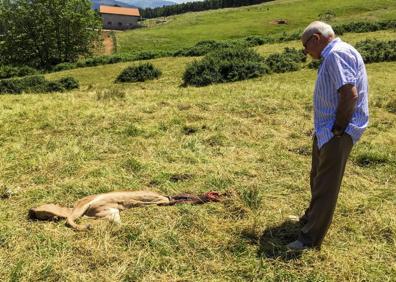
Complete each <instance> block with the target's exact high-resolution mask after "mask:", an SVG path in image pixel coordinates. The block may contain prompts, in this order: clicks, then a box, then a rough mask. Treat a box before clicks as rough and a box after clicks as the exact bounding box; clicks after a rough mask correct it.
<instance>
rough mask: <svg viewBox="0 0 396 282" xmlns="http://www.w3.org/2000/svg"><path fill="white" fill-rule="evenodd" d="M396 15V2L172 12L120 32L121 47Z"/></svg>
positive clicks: (283, 0) (306, 1)
mask: <svg viewBox="0 0 396 282" xmlns="http://www.w3.org/2000/svg"><path fill="white" fill-rule="evenodd" d="M395 13H396V1H394V0H376V1H366V0H349V1H340V0H327V1H311V0H277V1H272V2H268V3H263V4H260V5H254V6H247V7H240V8H228V9H222V10H211V11H204V12H200V13H186V14H181V15H177V16H171V17H167V18H166V22H165V23H163V22H160V23H159V24H157V23H156V22H157V19H150V20H148V21H146V22H144V24H145V25H146V26H148V27H149V28H142V29H137V30H131V31H127V32H117V33H116V36H117V47H118V48H117V50H118V52H121V53H122V52H138V51H144V50H165V51H175V50H178V49H181V48H186V47H187V48H188V47H191V46H193V45H194V44H196V43H197V42H199V41H202V40H225V39H237V38H243V37H247V36H251V35H261V36H274V37H279V35H280V34H282V33H283V32H286V33H291V32H296V31H301V30H303V29H304V28H305V27H306V26H307V25H308V24H309V23H310V22H312V21H314V20H318V19H322V20H326V21H328V22H329V23H331V24H343V23H349V22H351V21H379V20H388V19H394V18H395V16H394V15H395ZM328 15H332V16H330V17H328ZM277 19H285V20H287V22H288V24H286V25H285V24H283V25H282V24H281V25H279V24H274V21H275V20H277Z"/></svg>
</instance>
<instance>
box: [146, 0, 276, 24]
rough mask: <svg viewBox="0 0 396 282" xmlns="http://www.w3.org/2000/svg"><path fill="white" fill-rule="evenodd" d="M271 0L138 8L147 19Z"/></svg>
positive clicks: (207, 1) (218, 0)
mask: <svg viewBox="0 0 396 282" xmlns="http://www.w3.org/2000/svg"><path fill="white" fill-rule="evenodd" d="M271 1H273V0H205V1H202V2H187V3H182V4H176V5H170V6H163V7H158V8H154V9H153V8H146V9H140V15H141V16H142V17H143V18H146V19H149V18H158V17H167V16H171V15H177V14H183V13H187V12H199V11H206V10H215V9H222V8H230V7H241V6H249V5H255V4H260V3H264V2H271Z"/></svg>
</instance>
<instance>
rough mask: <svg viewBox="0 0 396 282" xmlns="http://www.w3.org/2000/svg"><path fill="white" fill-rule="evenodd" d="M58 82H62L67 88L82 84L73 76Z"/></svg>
mask: <svg viewBox="0 0 396 282" xmlns="http://www.w3.org/2000/svg"><path fill="white" fill-rule="evenodd" d="M57 82H58V83H60V84H61V85H62V87H63V88H64V89H66V90H72V89H78V88H80V84H79V82H78V80H77V79H75V78H74V77H71V76H68V77H64V78H61V79H59V80H58V81H57Z"/></svg>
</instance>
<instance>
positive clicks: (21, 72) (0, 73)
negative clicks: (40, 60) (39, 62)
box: [0, 65, 38, 79]
mask: <svg viewBox="0 0 396 282" xmlns="http://www.w3.org/2000/svg"><path fill="white" fill-rule="evenodd" d="M37 73H38V71H37V70H36V69H34V68H31V67H28V66H22V67H13V66H6V65H3V66H0V79H4V78H11V77H21V76H27V75H34V74H37Z"/></svg>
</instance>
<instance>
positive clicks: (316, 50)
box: [301, 33, 323, 59]
mask: <svg viewBox="0 0 396 282" xmlns="http://www.w3.org/2000/svg"><path fill="white" fill-rule="evenodd" d="M301 43H302V45H303V46H304V53H305V54H309V55H310V56H311V57H312V58H314V59H320V54H321V52H322V49H323V48H321V35H320V34H318V33H314V34H312V35H309V36H306V37H305V38H302V39H301Z"/></svg>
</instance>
